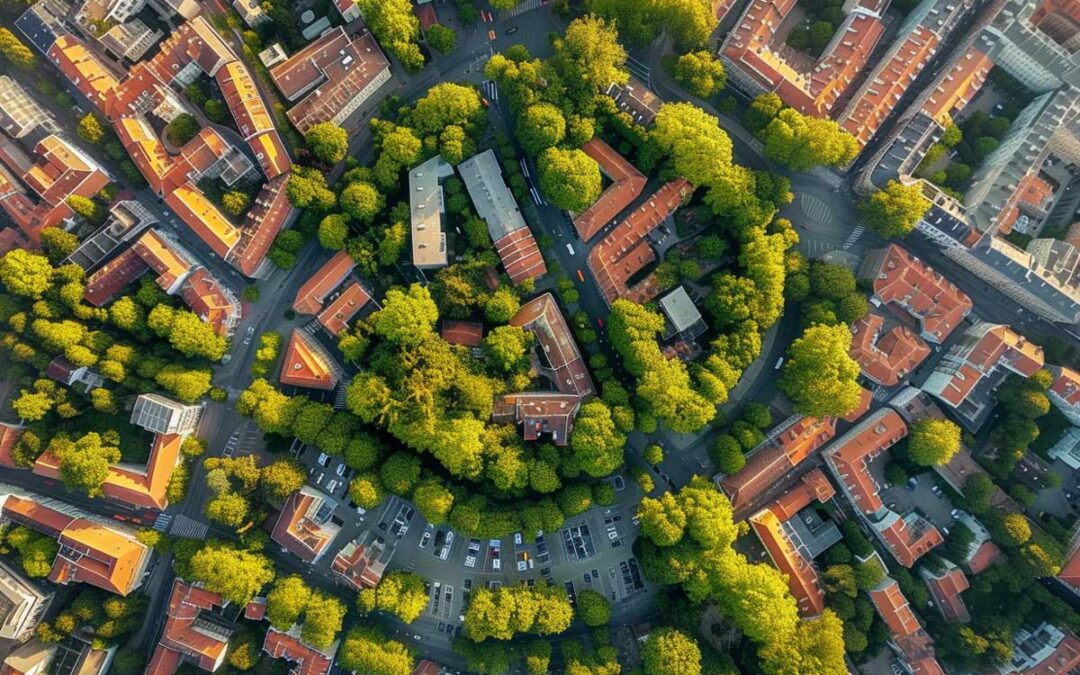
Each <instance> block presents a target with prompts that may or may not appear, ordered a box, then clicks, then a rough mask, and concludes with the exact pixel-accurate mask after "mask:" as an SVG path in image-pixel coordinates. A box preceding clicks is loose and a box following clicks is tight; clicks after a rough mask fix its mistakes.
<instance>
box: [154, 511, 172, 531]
mask: <svg viewBox="0 0 1080 675" xmlns="http://www.w3.org/2000/svg"><path fill="white" fill-rule="evenodd" d="M172 521H173V516H172V514H171V513H159V514H158V516H157V518H155V519H154V529H155V530H157V531H158V532H165V531H167V530H168V529H169V524H170V523H172Z"/></svg>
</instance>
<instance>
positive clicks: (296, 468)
mask: <svg viewBox="0 0 1080 675" xmlns="http://www.w3.org/2000/svg"><path fill="white" fill-rule="evenodd" d="M259 481H260V484H261V485H262V488H263V490H264V491H265V492H266V495H267V496H268V497H269V498H270V499H271V500H272V501H275V502H281V501H284V500H285V499H287V498H288V497H289V495H291V494H292V493H294V492H296V491H297V490H299V489H300V488H301V487H303V486H304V483H306V482H307V472H306V471H305V470H304V466H303V465H302V464H300V463H299V462H296V461H295V460H291V459H279V460H276V461H274V462H271V463H270V464H267V465H266V466H264V467H263V468H262V469H261V470H260V475H259Z"/></svg>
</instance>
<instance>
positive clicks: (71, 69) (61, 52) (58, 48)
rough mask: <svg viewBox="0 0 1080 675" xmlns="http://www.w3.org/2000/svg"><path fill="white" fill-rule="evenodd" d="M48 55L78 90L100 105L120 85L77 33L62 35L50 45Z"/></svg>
mask: <svg viewBox="0 0 1080 675" xmlns="http://www.w3.org/2000/svg"><path fill="white" fill-rule="evenodd" d="M49 58H50V59H51V60H52V62H53V63H54V64H56V67H57V68H59V69H60V72H62V73H63V74H64V76H65V77H67V79H68V80H69V81H71V82H72V84H73V85H74V86H75V88H76V89H78V90H79V92H80V93H81V94H82V95H83V96H85V97H86V98H88V99H89V100H91V101H93V102H94V103H95V104H96V105H97V106H98V107H101V105H102V102H103V101H104V100H105V99H106V97H107V96H108V95H109V92H111V91H112V90H113V89H115V88H116V86H117V79H116V77H115V76H113V74H112V72H111V71H109V69H108V68H107V67H106V66H105V64H104V63H102V62H101V61H100V60H98V58H97V56H95V55H94V54H93V52H91V51H90V50H89V48H87V46H86V45H85V44H84V43H83V42H82V41H80V40H79V39H78V38H77V37H75V36H73V35H71V34H65V35H61V36H60V37H59V38H57V39H56V42H54V43H53V45H52V47H50V48H49Z"/></svg>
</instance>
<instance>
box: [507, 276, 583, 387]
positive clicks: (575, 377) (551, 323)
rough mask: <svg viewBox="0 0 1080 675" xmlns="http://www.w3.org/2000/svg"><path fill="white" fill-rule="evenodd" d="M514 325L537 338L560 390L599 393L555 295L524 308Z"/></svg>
mask: <svg viewBox="0 0 1080 675" xmlns="http://www.w3.org/2000/svg"><path fill="white" fill-rule="evenodd" d="M510 325H511V326H518V327H519V328H524V329H525V330H527V331H529V332H531V333H533V334H534V335H535V336H536V339H537V342H538V343H539V344H540V350H541V351H542V353H543V355H544V358H545V359H546V361H547V366H548V367H549V368H550V369H551V371H552V373H551V379H552V380H553V382H554V383H555V388H556V389H558V390H559V391H560V392H562V393H564V394H576V395H578V396H580V397H582V398H586V397H589V396H592V395H593V394H594V393H595V392H596V388H595V387H594V386H593V381H592V377H591V376H590V375H589V369H588V368H587V367H586V366H585V360H584V358H582V355H581V351H580V350H579V349H578V346H577V343H576V342H575V341H574V336H573V334H572V333H571V332H570V327H569V326H568V325H567V324H566V319H565V318H563V315H562V312H561V311H560V310H559V306H558V305H557V304H556V303H555V298H554V297H553V296H552V295H551V293H544V294H543V295H540V296H538V297H536V298H533V299H532V300H530V301H528V302H526V303H525V304H524V305H522V306H521V309H519V310H518V312H517V314H515V315H514V316H513V317H512V318H511V319H510Z"/></svg>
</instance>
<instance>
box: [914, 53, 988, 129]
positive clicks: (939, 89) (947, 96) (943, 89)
mask: <svg viewBox="0 0 1080 675" xmlns="http://www.w3.org/2000/svg"><path fill="white" fill-rule="evenodd" d="M993 67H994V61H993V59H991V58H990V57H989V56H987V55H986V54H984V53H982V52H981V51H979V50H978V49H976V48H975V47H968V49H967V51H965V52H964V53H963V54H961V55H960V56H959V57H958V58H957V59H956V61H955V62H953V65H952V67H951V68H949V69H948V70H947V71H946V72H945V73H943V74H942V75H941V76H940V77H939V78H938V82H937V86H936V87H934V91H933V92H932V93H931V94H930V97H929V98H928V99H927V100H926V102H925V103H923V107H922V109H923V112H925V113H926V114H927V115H929V116H930V117H933V118H934V119H936V120H938V121H939V122H944V121H945V119H946V117H948V116H949V115H950V114H951V113H952V112H953V111H954V110H963V109H964V107H965V106H966V105H967V104H968V102H969V101H971V99H973V98H975V94H977V93H978V91H979V89H981V88H982V86H983V83H984V82H985V81H986V76H987V75H989V74H990V69H991V68H993Z"/></svg>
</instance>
